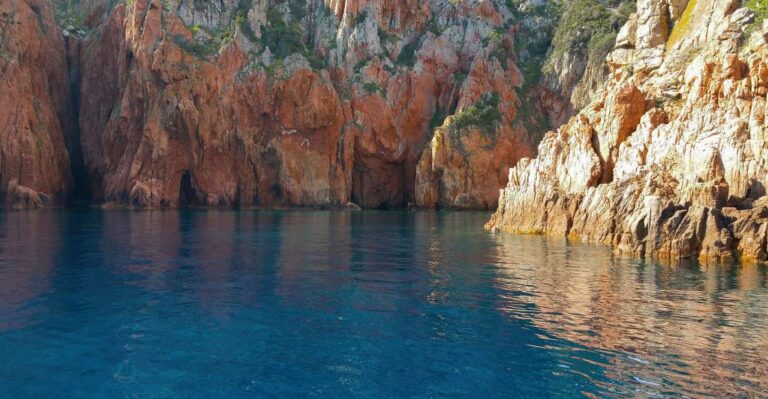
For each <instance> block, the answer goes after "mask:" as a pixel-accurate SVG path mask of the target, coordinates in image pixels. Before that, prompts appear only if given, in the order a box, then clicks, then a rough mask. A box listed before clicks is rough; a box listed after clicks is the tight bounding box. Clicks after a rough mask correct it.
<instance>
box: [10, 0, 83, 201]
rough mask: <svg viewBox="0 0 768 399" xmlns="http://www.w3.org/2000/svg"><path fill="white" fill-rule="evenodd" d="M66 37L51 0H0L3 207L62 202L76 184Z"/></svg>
mask: <svg viewBox="0 0 768 399" xmlns="http://www.w3.org/2000/svg"><path fill="white" fill-rule="evenodd" d="M65 40H66V39H65V37H64V36H63V35H62V32H61V31H60V30H59V27H58V25H57V24H56V23H55V22H54V18H53V9H52V7H51V4H50V3H49V2H48V1H45V0H9V1H3V2H0V206H2V205H5V206H7V207H10V208H39V207H43V206H46V205H52V204H56V203H61V202H62V201H64V200H65V199H66V198H65V197H66V196H67V194H68V192H69V191H70V189H71V188H72V177H71V174H70V163H69V156H68V152H67V146H66V143H65V136H64V133H65V132H66V131H67V130H68V129H70V128H71V126H72V125H71V123H72V121H71V118H70V117H71V115H70V113H69V76H68V74H67V60H66V50H65Z"/></svg>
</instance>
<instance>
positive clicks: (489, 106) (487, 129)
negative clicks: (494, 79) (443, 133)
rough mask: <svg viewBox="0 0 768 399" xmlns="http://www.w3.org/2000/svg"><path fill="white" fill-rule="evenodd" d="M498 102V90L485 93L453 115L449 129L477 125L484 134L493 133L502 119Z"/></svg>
mask: <svg viewBox="0 0 768 399" xmlns="http://www.w3.org/2000/svg"><path fill="white" fill-rule="evenodd" d="M500 102H501V99H500V97H499V93H498V92H493V93H486V94H485V95H483V96H482V97H481V98H480V100H479V101H477V102H476V103H475V104H474V105H472V106H471V107H469V108H467V109H466V110H464V111H462V112H460V113H458V114H456V115H454V117H453V121H452V122H451V129H454V130H461V129H464V128H468V127H477V128H479V129H480V130H482V131H483V132H484V133H486V134H491V133H493V132H494V131H495V130H496V127H497V126H498V124H499V122H501V119H502V115H501V112H500V111H499V103H500Z"/></svg>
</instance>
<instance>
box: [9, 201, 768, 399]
mask: <svg viewBox="0 0 768 399" xmlns="http://www.w3.org/2000/svg"><path fill="white" fill-rule="evenodd" d="M487 218H488V215H487V214H482V213H439V214H435V213H406V212H362V213H349V212H251V211H242V212H206V211H189V212H180V213H179V212H171V211H168V212H127V211H126V212H120V211H115V212H99V211H82V212H79V211H67V212H63V211H62V212H53V211H51V212H31V213H0V398H172V397H173V398H259V397H273V398H283V397H327V398H405V397H415V398H430V397H440V398H442V397H456V398H465V397H467V398H470V397H471V398H515V397H521V398H522V397H530V398H539V397H545V398H560V397H601V398H602V397H605V398H621V397H648V398H653V397H680V396H689V397H709V396H719V397H724V396H727V397H760V396H761V395H766V393H767V392H768V329H767V327H768V289H767V288H766V286H767V285H768V270H767V269H766V268H765V267H762V266H745V267H715V266H710V267H704V266H699V265H696V264H684V265H678V266H662V265H658V264H654V263H645V262H641V261H633V260H622V259H615V258H614V257H612V256H611V255H610V250H609V249H608V248H604V247H597V246H582V245H567V244H566V243H565V242H563V241H562V240H552V239H544V238H540V237H514V236H508V235H504V234H492V233H489V232H486V231H484V230H483V229H482V225H483V223H484V222H485V221H486V219H487Z"/></svg>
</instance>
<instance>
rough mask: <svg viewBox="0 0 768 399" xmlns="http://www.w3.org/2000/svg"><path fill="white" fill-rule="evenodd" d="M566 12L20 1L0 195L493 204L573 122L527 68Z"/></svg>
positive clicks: (59, 199) (328, 1)
mask: <svg viewBox="0 0 768 399" xmlns="http://www.w3.org/2000/svg"><path fill="white" fill-rule="evenodd" d="M550 3H553V4H554V3H555V2H537V3H536V4H534V5H532V4H529V2H527V1H507V2H495V1H494V2H492V1H484V0H470V1H462V2H456V1H449V0H409V1H405V2H403V1H376V2H372V1H365V0H354V1H352V0H350V1H337V0H325V1H319V0H225V1H221V2H198V1H187V0H165V1H160V0H135V1H134V0H131V1H108V0H89V1H72V0H47V1H46V0H14V1H10V2H4V3H3V6H2V7H3V14H2V15H4V18H5V19H6V23H5V25H4V27H0V29H3V30H2V36H0V37H2V38H3V40H2V41H0V43H2V49H3V58H2V60H0V62H3V66H4V67H3V69H2V70H3V73H4V76H3V84H4V85H8V87H7V90H3V92H2V94H0V96H5V97H2V101H3V102H2V103H0V120H2V121H6V120H7V121H8V123H5V124H4V126H7V128H6V130H5V131H4V140H3V142H2V144H0V147H2V154H3V157H2V163H0V172H1V173H0V187H2V193H0V194H3V197H4V198H7V199H8V200H7V201H6V203H7V204H9V205H11V206H14V207H19V208H22V207H37V206H44V205H55V204H63V203H65V202H67V201H71V200H72V199H73V198H82V199H86V200H90V201H91V202H93V203H98V204H104V205H105V206H132V207H143V208H160V207H178V206H225V207H230V206H242V207H250V206H258V207H275V206H313V207H317V206H344V205H346V204H348V203H355V204H357V205H360V206H362V207H365V208H389V207H404V206H406V205H416V206H421V207H447V208H473V209H494V208H495V207H496V205H497V199H498V195H497V193H496V189H497V188H498V187H496V186H498V185H501V184H503V182H504V180H505V178H506V174H507V170H508V168H509V167H510V166H512V165H513V164H514V163H515V162H516V161H517V160H518V159H520V158H522V157H524V156H528V157H530V156H533V155H535V151H536V145H537V144H538V142H539V141H540V138H541V134H542V133H543V132H544V131H545V129H546V126H549V125H550V119H552V118H553V117H552V116H551V115H550V114H552V115H554V113H553V111H551V110H552V109H554V108H556V107H561V108H562V104H561V100H560V98H559V97H558V95H556V94H554V92H553V93H547V95H539V96H538V97H536V98H535V99H532V98H534V97H535V96H532V95H531V93H534V92H536V90H535V88H536V87H537V83H538V82H539V81H540V77H539V76H535V75H531V76H526V75H524V73H523V72H521V70H520V69H519V68H518V66H517V65H518V62H522V63H524V64H525V66H526V67H527V68H528V69H531V68H536V67H537V66H540V65H541V64H542V63H543V62H544V58H545V55H546V52H547V50H546V49H547V48H548V45H549V40H551V37H552V35H553V34H554V24H555V23H556V22H557V20H558V17H557V16H553V15H550V16H549V17H547V18H538V17H534V16H536V15H548V14H551V13H549V11H548V10H550V8H551V7H550ZM541 4H544V5H543V6H542V5H541ZM545 11H546V12H545ZM537 13H538V14H537ZM8 15H10V17H7V16H8ZM9 18H10V19H13V20H14V21H16V23H7V21H8V19H9ZM14 18H15V19H14ZM22 19H24V21H26V22H24V23H19V21H21V20H22ZM32 22H34V23H32ZM535 30H541V31H542V32H544V33H539V34H538V35H537V36H529V35H528V33H529V32H531V31H535ZM520 34H523V35H524V36H525V39H518V36H519V35H520ZM534 48H536V51H534V52H529V51H528V49H534ZM520 49H522V50H520ZM534 53H535V54H534ZM489 101H491V102H490V103H489ZM6 137H7V139H6ZM438 141H445V142H446V143H448V144H446V145H441V144H439V143H438ZM490 182H493V183H491V184H489V183H490Z"/></svg>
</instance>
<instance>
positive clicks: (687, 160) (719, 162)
mask: <svg viewBox="0 0 768 399" xmlns="http://www.w3.org/2000/svg"><path fill="white" fill-rule="evenodd" d="M742 6H743V4H742V3H741V1H739V0H697V1H662V0H639V1H638V6H637V12H636V13H635V14H634V15H633V16H632V17H631V18H630V20H629V21H628V22H627V24H626V25H625V26H624V27H623V28H622V30H621V32H620V34H619V35H618V38H617V41H616V47H615V50H614V51H612V52H611V54H610V55H609V56H608V65H609V68H610V71H611V77H610V81H609V82H608V84H607V87H606V88H605V90H604V91H602V94H600V95H599V96H598V98H596V99H595V100H594V101H593V102H592V103H591V104H590V105H589V106H587V107H586V108H585V109H584V110H582V111H581V112H580V113H579V114H578V115H577V116H576V117H574V118H572V119H571V120H570V121H569V122H568V123H567V124H566V125H564V126H563V127H562V128H560V129H558V130H557V131H555V132H551V133H548V134H547V136H546V137H545V139H544V140H543V141H542V143H541V145H540V146H539V155H538V157H537V158H535V159H524V160H521V161H520V162H519V163H518V165H517V166H516V167H515V168H512V169H511V170H510V172H509V182H508V184H507V186H506V188H505V189H503V190H502V191H501V197H500V200H499V201H500V205H499V209H498V211H497V213H496V214H495V215H494V217H493V219H492V220H491V221H490V222H489V224H488V227H489V228H493V229H498V230H504V231H511V232H518V233H544V234H552V235H561V236H570V237H572V238H575V239H580V240H584V241H590V242H602V243H606V244H612V245H614V247H615V249H616V252H617V253H619V254H630V255H634V256H649V257H657V258H661V259H668V260H677V259H680V258H688V257H699V258H701V259H702V260H705V261H729V260H736V259H738V260H741V261H763V260H766V257H767V252H766V239H767V238H768V207H767V205H768V198H766V197H765V194H766V191H765V184H766V180H767V178H766V176H768V169H767V168H768V157H767V155H766V154H768V153H767V152H766V149H768V142H767V141H766V137H768V136H766V132H767V131H768V130H767V129H766V94H767V93H768V42H767V41H766V38H767V37H768V30H766V28H768V27H766V26H764V21H763V20H762V19H760V20H757V21H756V20H755V19H756V15H755V12H753V10H750V9H748V8H744V7H742ZM762 11H764V10H762ZM670 26H671V27H672V29H671V30H670V29H669V27H670Z"/></svg>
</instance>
